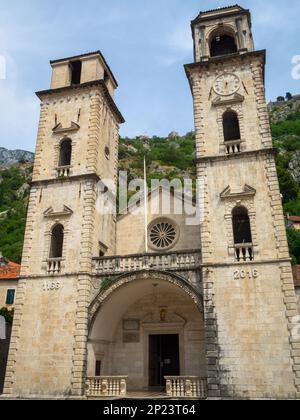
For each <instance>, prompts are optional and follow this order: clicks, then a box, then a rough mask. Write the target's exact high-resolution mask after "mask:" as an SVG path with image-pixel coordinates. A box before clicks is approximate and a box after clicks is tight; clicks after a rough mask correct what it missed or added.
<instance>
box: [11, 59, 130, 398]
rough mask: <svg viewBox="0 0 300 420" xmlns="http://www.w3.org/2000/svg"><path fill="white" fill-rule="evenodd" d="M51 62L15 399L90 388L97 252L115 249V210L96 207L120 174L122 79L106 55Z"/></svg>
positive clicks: (20, 311)
mask: <svg viewBox="0 0 300 420" xmlns="http://www.w3.org/2000/svg"><path fill="white" fill-rule="evenodd" d="M51 66H52V82H51V88H50V90H46V91H43V92H38V93H37V95H38V97H39V99H40V100H41V117H40V123H39V130H38V139H37V147H36V156H35V164H34V172H33V181H32V189H31V194H30V201H29V208H28V217H27V227H26V234H25V243H24V252H23V260H22V272H21V280H20V286H19V290H18V297H17V302H16V310H15V320H14V326H13V331H12V340H11V348H10V355H9V361H8V367H7V373H6V382H5V390H4V393H5V395H8V396H13V397H15V396H25V397H26V396H34V395H37V396H39V395H46V396H47V395H48V396H58V397H60V396H61V397H66V396H72V395H75V396H78V395H82V394H83V387H84V376H85V374H86V370H85V362H86V346H87V344H86V341H87V334H88V332H87V323H88V320H87V319H88V314H87V312H88V306H89V304H90V301H91V283H92V276H91V273H92V258H93V257H98V256H99V255H104V254H107V255H113V254H114V253H115V223H116V220H115V215H114V214H111V215H103V214H101V212H99V211H97V200H98V198H99V195H101V194H103V192H105V193H106V195H108V194H107V193H108V191H107V190H109V191H111V190H113V186H114V185H115V184H116V180H117V163H118V140H119V135H118V131H119V124H121V123H123V122H124V120H123V117H122V115H121V114H120V112H119V110H118V108H117V106H116V105H115V102H114V92H115V89H116V88H117V82H116V80H115V78H114V76H113V73H112V72H111V70H110V68H109V66H108V65H107V63H106V61H105V59H104V57H103V56H102V54H101V53H100V52H95V53H90V54H85V55H82V56H77V57H72V58H66V59H62V60H57V61H52V62H51ZM107 180H108V181H109V183H106V182H107ZM108 184H109V185H108ZM99 186H100V187H99ZM102 187H103V188H102ZM111 195H112V199H113V191H111Z"/></svg>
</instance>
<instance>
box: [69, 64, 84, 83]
mask: <svg viewBox="0 0 300 420" xmlns="http://www.w3.org/2000/svg"><path fill="white" fill-rule="evenodd" d="M70 68H71V84H72V85H80V82H81V70H82V63H81V61H73V62H72V63H70Z"/></svg>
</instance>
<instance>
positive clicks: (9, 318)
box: [0, 308, 14, 325]
mask: <svg viewBox="0 0 300 420" xmlns="http://www.w3.org/2000/svg"><path fill="white" fill-rule="evenodd" d="M0 316H3V318H5V320H6V322H7V323H8V324H10V325H12V323H13V318H14V310H13V309H12V310H11V311H9V310H8V309H6V308H2V309H0Z"/></svg>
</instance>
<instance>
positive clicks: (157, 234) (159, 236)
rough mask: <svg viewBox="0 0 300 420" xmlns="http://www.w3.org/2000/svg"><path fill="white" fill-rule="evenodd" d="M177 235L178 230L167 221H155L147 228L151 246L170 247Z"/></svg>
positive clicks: (164, 248)
mask: <svg viewBox="0 0 300 420" xmlns="http://www.w3.org/2000/svg"><path fill="white" fill-rule="evenodd" d="M177 237H178V230H177V228H176V227H175V226H174V224H173V223H171V222H169V221H166V220H164V221H159V222H155V223H154V224H152V226H150V229H149V240H150V245H151V247H152V248H156V249H158V250H166V249H169V248H172V246H174V245H175V242H176V240H177Z"/></svg>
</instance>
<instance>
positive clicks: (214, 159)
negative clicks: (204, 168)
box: [195, 147, 277, 163]
mask: <svg viewBox="0 0 300 420" xmlns="http://www.w3.org/2000/svg"><path fill="white" fill-rule="evenodd" d="M276 154H277V149H275V148H273V147H272V148H266V149H259V150H250V151H246V152H240V153H233V154H229V155H215V156H203V157H200V158H197V159H196V160H195V162H196V163H203V162H222V161H228V160H238V159H243V158H248V157H251V156H263V155H276Z"/></svg>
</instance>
